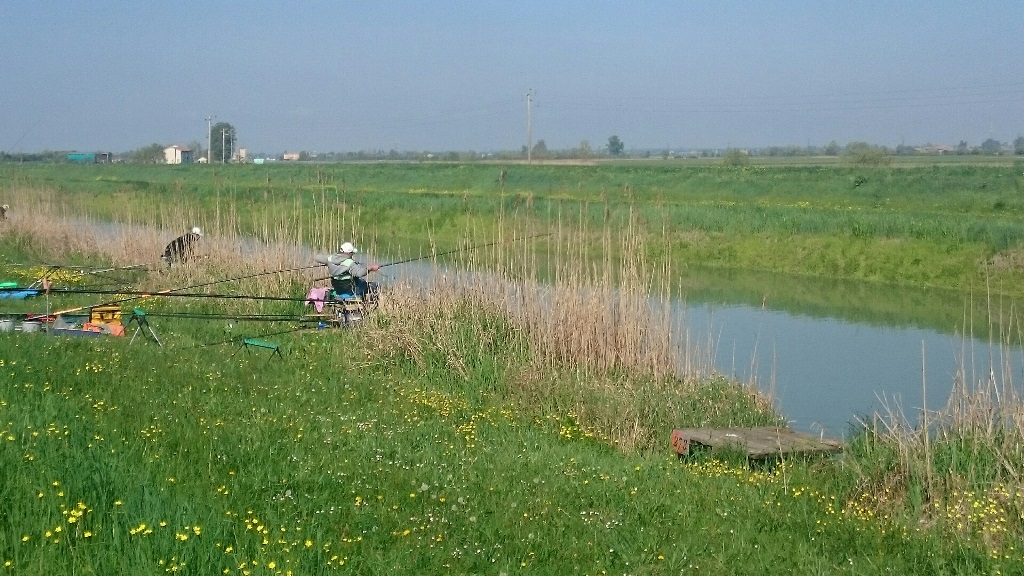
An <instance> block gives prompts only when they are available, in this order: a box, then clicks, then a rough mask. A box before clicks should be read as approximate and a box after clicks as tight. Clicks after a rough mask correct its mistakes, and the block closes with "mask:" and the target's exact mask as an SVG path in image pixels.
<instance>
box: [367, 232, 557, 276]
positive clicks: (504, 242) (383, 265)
mask: <svg viewBox="0 0 1024 576" xmlns="http://www.w3.org/2000/svg"><path fill="white" fill-rule="evenodd" d="M552 234H553V232H547V233H545V234H534V235H533V236H524V237H522V238H513V239H511V240H495V241H494V242H488V243H487V244H478V245H476V246H467V247H465V248H457V249H455V250H449V251H447V252H440V253H438V254H427V255H426V256H418V257H416V258H409V259H407V260H399V261H397V262H388V263H387V264H381V265H380V266H378V268H384V267H387V266H395V265H398V264H408V263H409V262H416V261H417V260H426V259H427V258H437V257H438V256H447V255H449V254H456V253H459V252H468V251H470V250H479V249H480V248H487V247H488V246H495V245H498V244H508V243H510V242H516V241H519V240H530V239H532V238H543V237H545V236H551V235H552Z"/></svg>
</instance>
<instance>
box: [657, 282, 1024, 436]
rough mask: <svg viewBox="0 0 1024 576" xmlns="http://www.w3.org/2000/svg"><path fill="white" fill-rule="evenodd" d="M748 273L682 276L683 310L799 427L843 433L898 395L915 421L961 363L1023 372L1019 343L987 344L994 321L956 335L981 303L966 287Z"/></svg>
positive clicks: (973, 375)
mask: <svg viewBox="0 0 1024 576" xmlns="http://www.w3.org/2000/svg"><path fill="white" fill-rule="evenodd" d="M752 278H754V279H756V278H757V275H747V276H744V277H743V280H742V281H737V277H736V275H732V274H717V275H715V274H702V275H701V276H700V277H699V278H695V277H690V278H684V279H682V280H681V282H680V283H681V284H683V285H687V286H689V287H690V288H689V290H688V291H687V292H686V302H687V303H686V304H683V303H682V302H680V303H679V304H678V305H677V308H676V313H677V314H678V315H680V316H681V317H682V318H683V322H684V323H685V326H686V330H687V331H688V333H689V334H690V336H691V339H695V340H698V341H711V342H713V343H714V350H713V352H714V359H715V364H716V366H717V369H718V370H719V371H721V372H723V373H724V374H727V375H729V376H733V377H735V378H737V379H739V380H743V381H753V382H756V383H757V385H758V386H759V387H760V388H761V389H762V390H765V391H768V392H773V393H774V396H775V398H776V399H777V402H778V406H779V408H780V409H781V411H782V412H783V414H785V415H786V417H787V419H789V420H790V422H791V425H792V426H793V428H795V429H798V430H803V431H807V432H813V433H824V434H825V435H827V436H832V437H840V438H841V437H843V436H844V435H846V434H847V433H848V431H849V427H850V424H851V423H852V422H855V419H856V417H858V416H864V415H870V414H874V413H876V412H881V413H883V414H884V413H887V412H888V411H889V410H890V409H892V408H894V407H898V408H900V409H901V410H902V411H903V412H904V413H905V414H906V415H907V416H908V417H910V418H911V419H912V420H913V421H914V422H916V419H917V417H918V415H919V414H920V410H921V408H922V407H925V406H927V408H928V409H931V410H934V409H938V408H942V407H944V406H945V405H946V402H947V400H948V399H949V396H950V392H951V390H952V388H953V383H954V378H955V376H956V374H957V371H958V370H959V369H961V367H963V369H964V370H965V371H966V374H965V377H966V382H967V383H968V384H974V383H977V382H984V381H986V380H987V379H988V378H989V375H990V370H992V371H993V372H994V373H995V376H996V378H997V382H1002V383H1020V382H1022V381H1024V378H1022V376H1021V373H1022V361H1021V358H1022V350H1021V348H1020V346H1019V345H1018V346H1001V345H999V344H998V342H996V344H995V345H990V344H989V341H988V339H987V338H988V337H987V334H988V330H987V328H985V329H981V330H980V331H981V333H983V334H985V335H986V337H985V338H984V339H979V338H966V339H965V338H963V337H961V336H960V335H959V333H960V332H962V327H963V326H964V324H965V323H967V324H970V322H971V320H969V318H970V316H971V314H972V313H976V312H965V305H964V303H963V300H964V299H963V297H960V296H955V295H952V294H950V293H948V292H940V291H931V292H929V291H923V290H922V291H912V290H906V289H899V290H895V289H892V288H881V289H879V287H874V286H871V285H867V286H865V285H856V284H852V283H850V284H842V283H836V282H809V281H807V280H802V279H801V280H792V279H781V280H780V279H777V278H776V279H773V280H771V281H770V282H769V281H766V280H764V279H763V278H762V279H761V281H760V282H753V283H751V282H750V280H751V279H752ZM758 291H760V292H761V294H760V295H758ZM751 300H756V301H757V303H756V304H751ZM958 300H959V301H958ZM965 318H968V320H966V321H965V320H964V319H965ZM978 324H979V325H983V324H984V323H983V322H978ZM1018 387H1019V384H1018ZM925 392H926V393H927V396H925Z"/></svg>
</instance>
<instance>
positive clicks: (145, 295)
mask: <svg viewBox="0 0 1024 576" xmlns="http://www.w3.org/2000/svg"><path fill="white" fill-rule="evenodd" d="M319 266H321V265H320V264H314V265H312V266H299V267H297V268H285V269H282V270H268V271H264V272H257V273H255V274H247V275H245V276H238V277H235V278H225V279H223V280H213V281H211V282H202V283H200V284H192V285H191V286H182V287H180V288H168V289H167V290H159V291H157V292H148V293H143V294H139V295H137V296H128V297H125V298H117V299H115V300H110V301H108V302H103V303H101V304H94V305H93V306H112V305H114V304H121V303H123V302H132V301H134V300H139V299H142V298H148V297H152V296H163V295H167V294H174V293H179V292H183V291H185V290H192V289H195V288H205V287H206V286H213V285H216V284H223V283H225V282H236V281H238V280H248V279H249V278H256V277H258V276H269V275H270V274H284V273H286V272H298V271H301V270H309V269H311V268H316V267H319ZM91 307H92V306H79V307H77V308H69V309H67V310H61V311H59V312H54V315H55V316H56V315H60V314H67V313H69V312H78V311H79V310H84V309H85V308H91Z"/></svg>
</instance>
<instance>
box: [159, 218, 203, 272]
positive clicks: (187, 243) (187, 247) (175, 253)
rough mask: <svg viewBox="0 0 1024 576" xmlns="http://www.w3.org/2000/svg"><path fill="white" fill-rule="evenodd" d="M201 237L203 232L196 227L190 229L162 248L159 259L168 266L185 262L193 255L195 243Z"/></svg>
mask: <svg viewBox="0 0 1024 576" xmlns="http://www.w3.org/2000/svg"><path fill="white" fill-rule="evenodd" d="M202 237H203V231H202V230H200V229H199V227H198V226H196V227H195V228H192V230H191V231H189V232H188V233H187V234H182V235H181V236H178V237H177V238H175V239H174V240H171V243H170V244H168V245H167V247H166V248H164V254H163V256H161V257H160V258H161V259H163V261H164V262H166V263H167V265H168V266H170V265H171V264H173V263H175V262H177V263H179V264H180V263H182V262H187V261H189V260H191V259H192V257H193V256H194V255H195V248H196V243H197V242H199V239H200V238H202Z"/></svg>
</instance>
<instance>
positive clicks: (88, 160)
mask: <svg viewBox="0 0 1024 576" xmlns="http://www.w3.org/2000/svg"><path fill="white" fill-rule="evenodd" d="M110 156H111V154H110V152H72V153H70V154H68V162H73V163H75V164H106V163H108V162H110Z"/></svg>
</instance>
